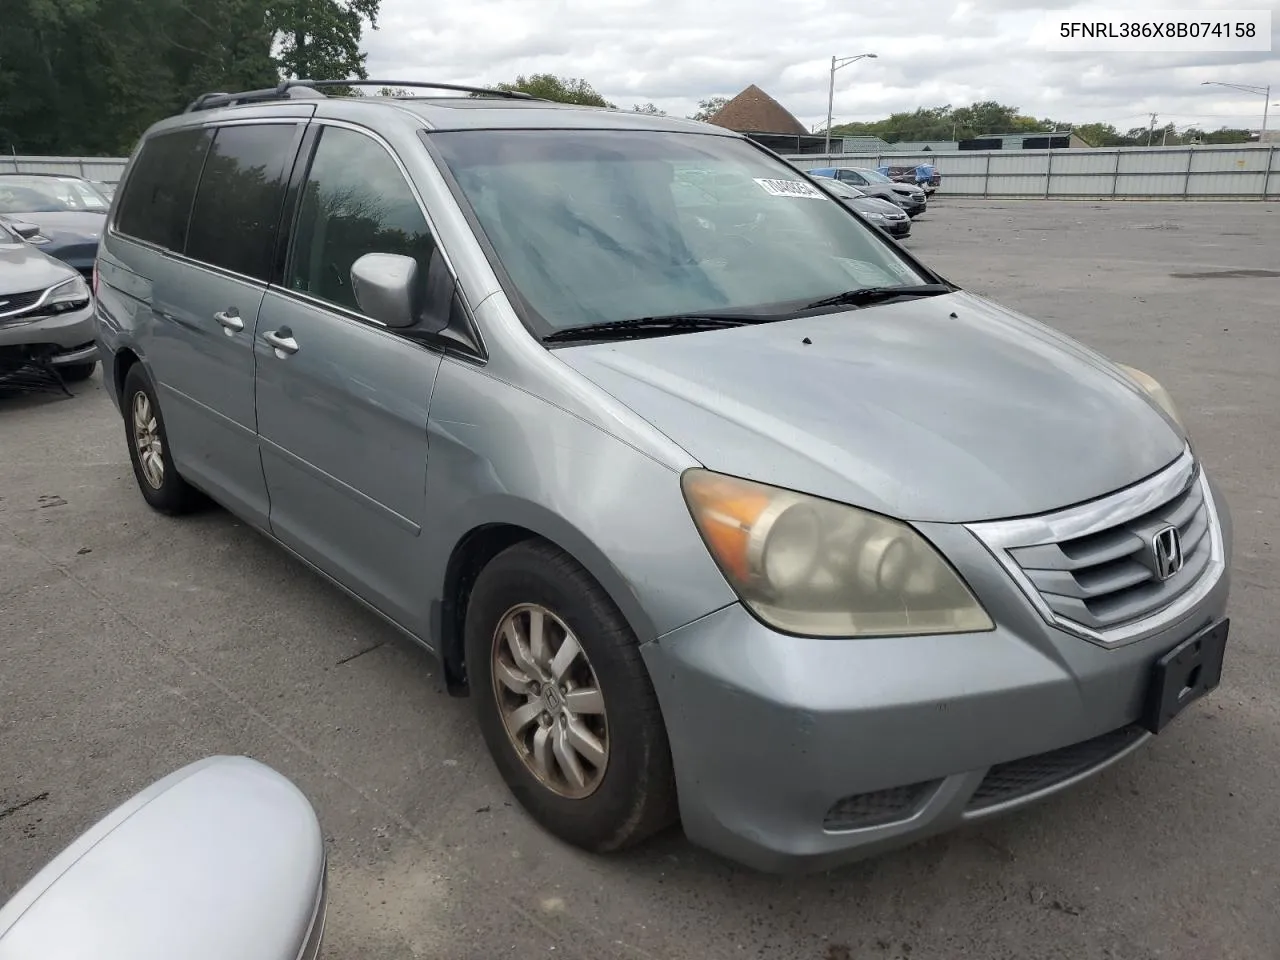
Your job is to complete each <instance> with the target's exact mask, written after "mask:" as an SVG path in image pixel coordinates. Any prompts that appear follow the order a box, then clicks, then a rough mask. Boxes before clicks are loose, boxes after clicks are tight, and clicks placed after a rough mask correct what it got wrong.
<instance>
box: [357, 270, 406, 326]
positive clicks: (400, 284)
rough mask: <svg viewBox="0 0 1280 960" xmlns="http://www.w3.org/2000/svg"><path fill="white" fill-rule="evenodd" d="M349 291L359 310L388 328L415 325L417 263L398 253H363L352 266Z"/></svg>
mask: <svg viewBox="0 0 1280 960" xmlns="http://www.w3.org/2000/svg"><path fill="white" fill-rule="evenodd" d="M351 289H352V291H353V292H354V293H355V295H356V303H358V304H359V305H360V310H361V312H362V313H364V314H365V315H367V316H370V317H372V318H373V319H374V320H377V321H378V322H379V323H385V324H386V325H387V326H388V327H401V328H402V327H411V326H413V325H414V324H415V323H417V321H418V316H419V303H420V296H419V291H420V290H421V289H422V287H421V284H419V283H418V261H416V260H414V259H413V257H405V256H401V255H400V254H398V253H366V254H365V255H364V256H362V257H361V258H360V259H359V260H357V261H356V262H355V263H353V264H352V265H351Z"/></svg>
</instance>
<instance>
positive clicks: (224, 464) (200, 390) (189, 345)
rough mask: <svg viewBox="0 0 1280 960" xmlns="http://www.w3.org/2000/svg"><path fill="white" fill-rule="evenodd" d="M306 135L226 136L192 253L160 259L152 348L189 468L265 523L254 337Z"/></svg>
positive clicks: (194, 228)
mask: <svg viewBox="0 0 1280 960" xmlns="http://www.w3.org/2000/svg"><path fill="white" fill-rule="evenodd" d="M300 131H301V127H300V125H299V124H298V123H296V122H289V123H255V124H237V125H233V126H225V127H219V128H217V130H216V131H215V133H214V137H213V143H212V146H211V147H210V149H209V152H208V155H207V157H206V159H205V161H204V167H203V172H202V173H201V176H200V181H199V186H198V188H197V190H196V195H195V202H194V204H193V205H192V208H191V217H190V228H189V230H188V231H187V234H186V238H185V246H184V249H183V251H182V252H181V253H177V252H171V253H168V254H166V255H165V256H164V257H163V258H162V259H160V260H158V261H157V269H156V277H155V278H154V284H153V299H152V308H153V310H154V312H155V314H156V316H155V322H154V324H153V326H152V328H151V331H150V333H149V336H148V340H147V343H146V345H145V349H146V353H147V358H148V361H149V364H150V368H151V371H152V374H153V376H154V377H155V380H156V385H157V390H158V391H159V394H160V397H159V399H160V407H161V409H162V410H163V412H164V417H165V426H166V432H167V434H168V436H169V443H170V451H171V453H172V454H173V459H174V463H175V465H176V466H177V468H178V471H179V472H180V473H181V474H182V475H183V476H184V477H186V478H188V479H189V480H191V481H192V482H193V483H195V484H196V485H197V486H199V487H201V488H203V489H204V490H206V491H207V492H208V493H210V494H211V495H213V496H214V497H215V498H217V499H218V500H220V501H222V502H223V503H224V504H225V505H226V506H227V507H228V508H230V509H231V510H232V511H233V512H235V513H237V514H239V515H241V516H243V517H244V518H245V519H246V520H249V521H251V522H255V523H258V524H260V525H263V526H265V525H266V522H267V487H266V482H265V480H264V479H263V475H262V462H261V460H260V458H259V456H258V437H257V420H256V416H255V413H254V401H253V390H254V355H253V337H254V331H255V326H256V323H257V319H258V308H259V305H260V304H261V303H262V298H263V295H264V294H265V293H266V288H267V279H268V277H269V276H270V265H271V253H272V250H273V249H274V245H275V240H276V232H277V226H278V222H279V218H280V210H281V206H282V204H283V202H284V193H285V183H286V181H287V178H288V172H289V170H290V169H292V166H293V161H294V158H295V156H296V154H297V141H298V139H299V137H300Z"/></svg>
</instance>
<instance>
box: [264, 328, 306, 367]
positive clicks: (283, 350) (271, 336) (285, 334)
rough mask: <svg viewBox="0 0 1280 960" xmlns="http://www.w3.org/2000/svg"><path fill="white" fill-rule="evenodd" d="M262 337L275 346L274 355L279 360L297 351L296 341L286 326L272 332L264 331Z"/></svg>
mask: <svg viewBox="0 0 1280 960" xmlns="http://www.w3.org/2000/svg"><path fill="white" fill-rule="evenodd" d="M262 339H263V340H265V341H267V343H269V344H271V346H273V347H275V349H276V356H277V357H279V358H280V359H281V360H283V359H284V358H285V357H286V356H288V355H289V354H291V353H297V352H298V341H297V340H295V339H293V332H292V331H291V330H290V329H289V328H288V327H281V328H280V329H279V330H277V331H275V332H274V333H264V334H263V335H262Z"/></svg>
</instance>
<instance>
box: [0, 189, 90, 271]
mask: <svg viewBox="0 0 1280 960" xmlns="http://www.w3.org/2000/svg"><path fill="white" fill-rule="evenodd" d="M110 206H111V201H110V200H108V199H107V198H106V197H104V196H103V195H102V193H101V192H99V191H98V189H97V188H95V187H94V186H93V184H92V183H90V182H89V181H88V180H84V179H82V178H80V177H71V176H63V175H60V174H40V173H0V217H5V218H7V219H9V220H11V221H13V220H21V221H23V222H26V223H34V224H35V225H36V226H37V227H39V228H40V232H39V233H38V234H37V235H36V236H33V237H30V238H28V242H30V243H34V244H35V245H37V246H38V247H40V249H42V250H43V251H44V252H45V253H47V254H49V256H51V257H57V258H58V259H59V260H62V261H63V262H65V263H67V264H69V265H70V266H72V267H74V268H75V269H77V270H79V271H80V273H81V275H82V276H84V277H85V278H86V279H88V278H89V277H91V276H92V274H93V258H94V257H95V256H97V253H98V240H99V238H100V237H101V236H102V228H103V225H104V224H105V223H106V220H107V210H108V209H109V208H110Z"/></svg>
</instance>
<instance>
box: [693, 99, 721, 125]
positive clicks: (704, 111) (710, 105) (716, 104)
mask: <svg viewBox="0 0 1280 960" xmlns="http://www.w3.org/2000/svg"><path fill="white" fill-rule="evenodd" d="M728 102H729V98H728V97H708V98H707V99H706V100H699V101H698V111H697V112H696V113H694V114H692V115H691V116H690V117H689V119H690V120H703V121H706V120H710V119H711V118H712V117H714V116H715V115H716V114H717V113H719V112H720V111H721V110H722V109H724V105H725V104H726V103H728Z"/></svg>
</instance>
